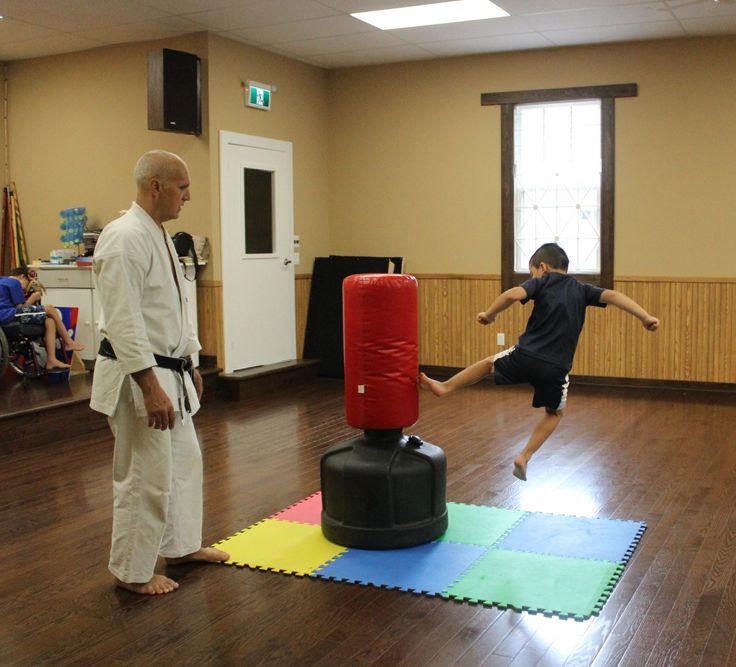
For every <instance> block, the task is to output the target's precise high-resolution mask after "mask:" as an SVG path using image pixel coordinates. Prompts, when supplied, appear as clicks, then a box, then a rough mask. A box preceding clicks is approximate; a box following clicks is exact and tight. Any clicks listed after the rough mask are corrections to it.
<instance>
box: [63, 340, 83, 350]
mask: <svg viewBox="0 0 736 667" xmlns="http://www.w3.org/2000/svg"><path fill="white" fill-rule="evenodd" d="M83 349H84V345H83V344H82V343H77V342H76V341H74V340H70V341H69V342H66V341H64V352H81V351H82V350H83Z"/></svg>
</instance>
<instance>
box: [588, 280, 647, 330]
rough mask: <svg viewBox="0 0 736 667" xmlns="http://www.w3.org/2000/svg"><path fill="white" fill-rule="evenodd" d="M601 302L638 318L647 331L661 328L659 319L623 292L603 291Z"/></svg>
mask: <svg viewBox="0 0 736 667" xmlns="http://www.w3.org/2000/svg"><path fill="white" fill-rule="evenodd" d="M601 301H602V302H603V303H610V304H612V305H614V306H616V307H617V308H620V309H621V310H625V311H626V312H627V313H631V314H632V315H633V316H634V317H638V318H639V319H640V320H641V323H642V326H643V327H644V328H645V329H646V330H647V331H656V330H657V327H659V319H658V318H656V317H654V316H653V315H650V314H649V313H648V312H647V311H646V310H644V308H642V307H641V306H640V305H639V304H638V303H637V302H636V301H634V300H633V299H632V298H630V297H628V296H626V295H625V294H622V293H621V292H617V291H616V290H614V289H607V290H603V293H602V294H601Z"/></svg>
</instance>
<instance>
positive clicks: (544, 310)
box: [516, 272, 606, 372]
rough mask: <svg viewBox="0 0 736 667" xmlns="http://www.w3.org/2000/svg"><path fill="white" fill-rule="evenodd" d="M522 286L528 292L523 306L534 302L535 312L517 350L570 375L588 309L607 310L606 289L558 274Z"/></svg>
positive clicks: (520, 338)
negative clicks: (590, 307)
mask: <svg viewBox="0 0 736 667" xmlns="http://www.w3.org/2000/svg"><path fill="white" fill-rule="evenodd" d="M521 287H523V288H524V291H525V292H526V293H527V298H526V299H524V300H522V302H521V303H526V302H527V301H529V300H532V301H534V310H533V311H532V314H531V317H530V318H529V321H528V322H527V325H526V330H525V331H524V333H523V334H521V336H520V337H519V342H518V344H517V346H516V347H517V348H518V349H519V350H521V351H522V352H524V353H525V354H528V355H529V356H532V357H536V358H537V359H541V360H542V361H546V362H548V363H550V364H553V365H555V366H558V367H560V368H563V369H564V370H565V372H568V371H569V370H570V368H572V360H573V357H574V356H575V349H576V348H577V346H578V338H579V337H580V332H581V331H582V329H583V324H584V323H585V309H586V308H587V307H588V306H598V307H600V308H605V307H606V304H605V303H601V301H600V298H601V294H603V288H602V287H596V286H595V285H591V284H589V283H581V282H580V281H579V280H575V278H573V277H571V276H569V275H567V274H566V273H556V272H551V273H547V274H545V275H544V276H542V277H541V278H530V279H529V280H527V281H525V282H523V283H522V284H521Z"/></svg>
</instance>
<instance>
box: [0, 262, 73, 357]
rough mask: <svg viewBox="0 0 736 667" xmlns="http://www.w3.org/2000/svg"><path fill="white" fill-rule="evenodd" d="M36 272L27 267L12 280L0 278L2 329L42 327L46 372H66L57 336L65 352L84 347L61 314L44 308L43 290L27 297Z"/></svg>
mask: <svg viewBox="0 0 736 667" xmlns="http://www.w3.org/2000/svg"><path fill="white" fill-rule="evenodd" d="M34 277H35V273H34V272H33V271H31V270H30V269H29V268H28V267H26V266H20V267H18V268H16V269H13V270H12V271H11V272H10V275H9V276H8V277H0V326H4V325H7V324H12V323H13V322H20V323H21V324H40V325H42V326H43V327H44V343H45V347H46V370H56V369H61V370H63V369H66V368H69V364H65V363H64V362H62V361H59V360H58V359H57V358H56V336H57V334H58V336H59V337H60V338H61V342H62V345H63V348H64V351H65V352H69V351H75V352H79V351H80V350H83V349H84V345H82V344H80V343H77V342H75V341H74V340H72V337H71V335H70V334H69V332H68V331H67V329H66V327H65V326H64V322H63V321H62V319H61V315H60V314H59V311H58V310H56V308H54V306H52V305H50V304H46V305H41V304H40V303H38V302H39V301H40V300H41V292H40V290H36V291H31V293H30V294H28V295H26V292H27V291H28V290H29V286H30V285H31V282H32V280H33V278H34Z"/></svg>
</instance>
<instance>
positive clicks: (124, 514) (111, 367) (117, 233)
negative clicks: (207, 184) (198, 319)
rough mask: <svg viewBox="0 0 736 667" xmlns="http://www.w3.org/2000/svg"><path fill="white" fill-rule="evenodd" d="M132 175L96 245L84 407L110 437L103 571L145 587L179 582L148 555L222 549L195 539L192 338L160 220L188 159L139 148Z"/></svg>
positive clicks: (181, 189)
mask: <svg viewBox="0 0 736 667" xmlns="http://www.w3.org/2000/svg"><path fill="white" fill-rule="evenodd" d="M134 177H135V182H136V187H137V195H136V200H135V201H134V202H133V203H132V205H131V207H130V209H129V210H128V211H127V212H125V213H124V214H123V215H122V216H121V217H119V218H118V219H116V220H113V221H112V222H110V223H109V224H108V225H107V226H106V227H105V228H104V229H103V231H102V233H101V234H100V237H99V240H98V242H97V244H96V247H95V253H94V263H93V269H94V273H95V277H96V283H97V292H96V294H97V295H98V297H99V299H100V304H101V310H102V317H101V318H100V331H101V333H102V336H103V341H102V344H101V346H100V352H99V355H98V357H97V361H96V363H95V372H94V378H93V384H92V399H91V401H90V407H91V408H92V409H93V410H97V411H99V412H102V413H103V414H105V415H107V417H108V422H109V424H110V428H111V430H112V432H113V435H114V437H115V453H114V457H113V497H114V506H113V528H112V547H111V550H110V563H109V569H110V572H112V574H113V576H114V577H115V582H116V584H117V585H118V586H120V587H121V588H125V589H127V590H130V591H133V592H134V593H141V594H148V595H156V594H161V593H170V592H171V591H173V590H175V589H176V588H178V586H179V584H178V583H177V582H176V581H174V580H173V579H171V578H169V577H167V576H164V575H163V574H156V573H155V572H154V569H155V567H156V563H157V560H158V557H159V556H162V557H164V558H165V559H166V562H167V564H168V565H176V564H179V563H183V562H191V561H205V562H219V561H224V560H227V559H228V558H229V556H228V554H226V553H225V552H223V551H220V550H219V549H213V548H203V547H202V454H201V450H200V447H199V442H198V440H197V435H196V433H195V431H194V425H193V424H192V416H193V415H194V414H195V413H196V412H197V410H198V409H199V399H200V398H201V396H202V378H201V376H200V375H199V372H198V371H197V369H195V368H192V365H191V356H190V355H191V354H192V353H194V352H196V351H198V350H199V349H200V345H199V342H198V340H197V336H196V334H195V332H194V327H193V323H192V322H190V321H189V318H188V310H187V307H186V297H185V296H184V291H183V280H184V276H183V273H182V270H181V267H180V265H179V262H178V260H177V256H176V251H175V249H174V246H173V244H172V242H171V238H170V236H169V234H168V233H167V231H166V229H165V228H164V223H165V222H167V221H168V220H175V219H176V218H178V217H179V213H180V212H181V209H182V207H183V206H184V204H185V203H186V202H187V201H189V198H190V195H189V173H188V170H187V165H186V164H185V163H184V161H183V160H182V159H181V158H180V157H179V156H177V155H174V154H173V153H168V152H166V151H160V150H156V151H150V152H148V153H145V154H144V155H143V156H141V158H140V159H139V160H138V162H137V164H136V166H135V170H134Z"/></svg>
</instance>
